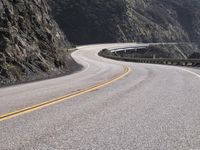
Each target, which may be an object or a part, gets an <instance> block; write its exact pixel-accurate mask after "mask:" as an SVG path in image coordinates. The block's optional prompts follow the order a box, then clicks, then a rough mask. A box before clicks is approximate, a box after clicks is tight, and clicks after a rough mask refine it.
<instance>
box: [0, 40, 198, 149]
mask: <svg viewBox="0 0 200 150" xmlns="http://www.w3.org/2000/svg"><path fill="white" fill-rule="evenodd" d="M130 45H131V46H137V44H103V45H89V46H82V47H79V50H78V51H76V52H74V53H73V54H72V56H73V58H74V59H75V60H76V61H77V62H79V63H80V64H82V65H83V66H84V67H85V69H84V70H82V71H80V72H77V73H75V74H72V75H69V76H64V77H60V78H56V79H50V80H45V81H39V82H35V83H28V84H22V85H17V86H12V87H7V88H2V89H0V103H1V105H0V114H1V115H3V114H7V113H9V112H12V111H15V110H21V109H23V108H27V107H29V106H33V105H36V104H39V103H43V102H45V101H46V100H47V99H54V98H56V97H59V96H62V95H65V94H66V93H73V92H77V91H80V90H81V89H83V88H85V87H92V86H93V85H96V84H98V83H104V82H105V81H108V80H110V79H114V78H116V76H119V74H121V73H122V72H124V68H123V67H122V66H127V67H130V68H131V69H134V71H132V72H130V73H129V74H128V75H126V76H125V77H124V78H123V79H121V80H118V81H117V82H115V83H112V84H110V85H109V86H104V88H100V89H99V88H98V89H95V90H92V91H91V92H88V93H85V94H83V95H80V96H77V97H73V98H71V100H70V101H62V103H56V104H54V105H51V107H43V108H41V109H38V110H37V111H32V112H31V113H26V114H24V115H21V116H18V117H14V118H12V119H9V120H4V121H2V122H0V133H1V134H0V149H26V150H27V149H152V150H155V149H159V150H160V149H180V150H184V149H187V150H188V149H199V147H200V109H199V108H200V100H199V97H200V90H199V89H200V84H199V83H200V80H199V73H200V71H199V70H198V69H193V68H183V67H176V66H164V65H152V64H137V63H129V62H120V61H114V60H109V59H105V58H102V57H99V56H98V54H97V53H98V51H99V50H101V49H103V48H109V47H123V46H130Z"/></svg>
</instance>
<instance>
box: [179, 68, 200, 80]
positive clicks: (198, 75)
mask: <svg viewBox="0 0 200 150" xmlns="http://www.w3.org/2000/svg"><path fill="white" fill-rule="evenodd" d="M181 70H183V71H186V72H188V73H190V74H193V75H195V76H196V77H198V78H200V74H198V73H196V72H193V71H190V70H187V69H181Z"/></svg>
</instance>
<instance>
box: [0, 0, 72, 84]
mask: <svg viewBox="0 0 200 150" xmlns="http://www.w3.org/2000/svg"><path fill="white" fill-rule="evenodd" d="M67 45H69V43H68V42H66V41H65V36H64V34H63V33H62V32H61V30H60V29H59V27H58V25H57V24H56V23H55V21H54V20H53V19H52V17H50V16H49V7H48V5H47V3H46V0H31V1H29V0H0V85H4V84H12V83H16V82H21V81H27V80H34V79H39V78H43V77H47V75H50V74H60V73H63V72H64V71H65V70H66V67H68V66H67V64H66V62H65V55H64V53H65V51H64V50H63V48H64V47H66V46H67Z"/></svg>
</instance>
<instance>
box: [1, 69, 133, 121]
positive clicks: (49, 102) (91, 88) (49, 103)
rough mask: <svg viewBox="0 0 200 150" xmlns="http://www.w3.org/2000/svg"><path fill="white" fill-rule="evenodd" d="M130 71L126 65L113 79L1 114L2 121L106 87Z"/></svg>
mask: <svg viewBox="0 0 200 150" xmlns="http://www.w3.org/2000/svg"><path fill="white" fill-rule="evenodd" d="M130 72H131V69H130V68H129V67H125V66H124V71H123V74H121V75H120V76H118V77H115V78H113V79H111V80H109V81H106V82H103V83H100V84H97V85H95V86H92V87H89V88H87V89H83V90H80V91H77V92H73V93H70V94H67V95H64V96H62V97H58V98H55V99H52V100H48V101H45V102H43V103H40V104H37V105H33V106H31V107H27V108H24V109H21V110H17V111H14V112H10V113H7V114H4V115H2V116H0V122H1V121H5V120H8V119H11V118H14V117H17V116H20V115H23V114H27V113H30V112H32V111H35V110H38V109H42V108H44V107H47V106H50V105H53V104H56V103H59V102H62V101H65V100H69V99H71V98H74V97H77V96H80V95H83V94H86V93H89V92H92V91H94V90H97V89H99V88H102V87H105V86H107V85H109V84H111V83H114V82H116V81H118V80H120V79H122V78H124V77H125V76H127V75H128V74H129V73H130Z"/></svg>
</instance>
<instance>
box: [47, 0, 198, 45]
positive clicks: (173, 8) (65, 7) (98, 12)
mask: <svg viewBox="0 0 200 150" xmlns="http://www.w3.org/2000/svg"><path fill="white" fill-rule="evenodd" d="M49 3H50V5H51V7H52V8H53V9H52V10H53V15H54V18H55V19H56V20H57V22H58V23H59V25H60V26H61V28H62V29H63V30H64V32H65V33H66V35H67V36H68V38H69V40H70V41H71V42H73V43H76V44H88V43H104V42H132V41H136V42H199V41H200V1H199V0H95V1H92V0H87V1H81V0H73V1H72V0H62V1H60V0H50V1H49Z"/></svg>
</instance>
